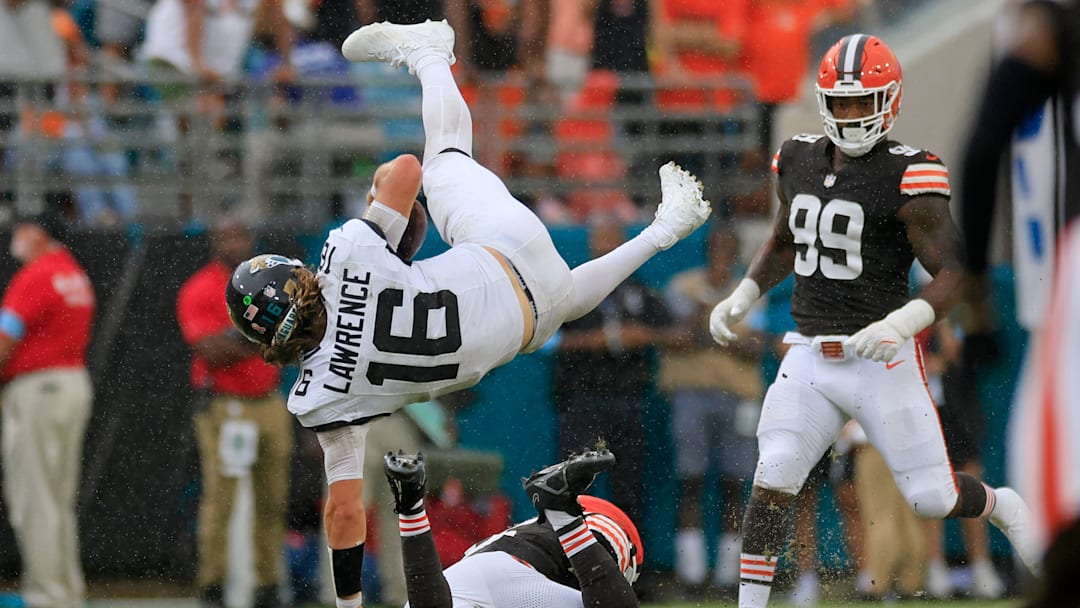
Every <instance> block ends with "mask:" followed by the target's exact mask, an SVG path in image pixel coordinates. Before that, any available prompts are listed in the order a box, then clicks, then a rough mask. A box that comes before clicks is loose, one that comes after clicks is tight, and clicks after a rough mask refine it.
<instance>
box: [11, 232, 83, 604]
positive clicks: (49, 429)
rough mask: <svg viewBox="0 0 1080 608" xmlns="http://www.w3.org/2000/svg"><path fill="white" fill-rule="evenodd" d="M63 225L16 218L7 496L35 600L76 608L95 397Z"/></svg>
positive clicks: (26, 586) (77, 279)
mask: <svg viewBox="0 0 1080 608" xmlns="http://www.w3.org/2000/svg"><path fill="white" fill-rule="evenodd" d="M63 232H64V228H63V219H62V218H61V217H60V216H59V214H58V213H55V212H46V213H44V214H42V215H39V216H36V217H33V218H27V219H24V220H22V221H20V222H19V223H18V224H16V226H15V230H14V232H13V234H12V238H11V254H12V255H13V256H14V257H15V259H16V260H18V261H19V263H21V264H22V268H21V269H20V270H19V271H18V272H17V273H16V274H15V276H14V277H12V279H11V282H10V283H8V285H7V288H6V289H5V291H4V295H3V299H2V300H0V386H2V387H3V389H2V392H0V410H2V416H3V437H2V439H0V449H2V452H0V453H2V458H0V460H2V461H3V468H4V481H3V488H4V502H5V504H6V505H7V510H8V519H9V521H10V522H11V527H12V529H13V530H14V531H15V538H16V540H17V541H18V545H19V553H20V554H21V555H22V563H23V568H22V577H21V578H22V580H21V584H22V595H23V597H22V599H23V602H24V603H25V604H26V606H28V607H31V608H46V607H47V608H79V607H81V606H82V605H83V598H84V595H85V593H86V585H85V583H84V581H83V573H82V566H81V565H80V562H79V559H80V558H79V531H78V524H77V521H76V518H75V502H76V494H77V492H78V488H79V483H80V481H81V475H80V472H81V468H82V456H83V439H84V434H85V431H86V424H87V421H88V420H89V419H90V405H91V401H92V399H93V387H92V386H91V384H90V374H89V373H88V372H87V370H86V349H87V346H88V345H89V343H90V332H91V325H92V323H93V319H94V308H95V301H94V290H93V287H92V286H91V285H90V279H89V278H88V277H87V276H86V272H85V271H84V270H83V269H82V267H81V266H80V265H79V262H78V261H76V260H75V258H74V257H73V256H72V255H71V252H70V251H68V250H67V248H65V247H64V246H63V245H62V244H61V241H62V240H63Z"/></svg>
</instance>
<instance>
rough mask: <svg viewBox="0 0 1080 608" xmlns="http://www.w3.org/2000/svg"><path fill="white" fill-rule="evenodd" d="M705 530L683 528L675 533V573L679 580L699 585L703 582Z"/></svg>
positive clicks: (705, 567) (706, 565) (706, 568)
mask: <svg viewBox="0 0 1080 608" xmlns="http://www.w3.org/2000/svg"><path fill="white" fill-rule="evenodd" d="M705 558H706V555H705V532H704V531H703V530H702V529H701V528H683V529H682V530H679V531H678V532H676V533H675V575H676V576H677V577H678V578H679V581H680V582H683V583H689V584H691V585H700V584H701V583H703V582H705V575H706V574H708V564H706V563H705Z"/></svg>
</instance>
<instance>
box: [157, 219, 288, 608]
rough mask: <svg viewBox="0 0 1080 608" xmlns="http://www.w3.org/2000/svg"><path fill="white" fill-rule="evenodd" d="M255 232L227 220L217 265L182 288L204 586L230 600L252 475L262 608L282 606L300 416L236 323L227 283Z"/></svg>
mask: <svg viewBox="0 0 1080 608" xmlns="http://www.w3.org/2000/svg"><path fill="white" fill-rule="evenodd" d="M252 245H253V239H252V235H251V232H250V231H249V230H248V228H247V227H246V226H244V225H243V224H242V223H240V222H239V221H238V220H236V219H233V218H228V217H226V218H222V219H220V220H219V221H218V223H217V224H216V225H215V226H214V229H213V231H212V234H211V238H210V246H211V259H210V262H209V263H208V264H207V265H206V266H204V267H203V268H201V269H200V270H199V271H197V272H196V273H195V274H194V275H192V276H191V278H190V279H188V280H187V282H185V283H184V284H183V286H181V288H180V293H179V296H178V298H177V319H178V320H179V322H180V331H181V333H182V334H183V336H184V340H185V341H186V342H187V343H188V344H189V345H191V347H192V350H193V351H194V357H193V358H192V364H191V376H192V378H191V379H192V384H193V386H194V387H195V389H196V390H197V391H198V392H199V394H200V398H199V400H198V403H197V406H198V409H197V411H196V412H195V434H196V437H197V439H198V442H199V457H200V464H201V469H202V499H201V502H200V504H199V532H198V550H199V567H198V574H197V581H196V582H197V584H198V587H199V593H200V596H201V599H202V602H203V605H204V606H206V607H208V608H209V607H220V606H222V605H223V604H222V601H223V584H224V580H225V557H226V548H227V543H228V534H227V531H228V526H229V518H230V516H231V515H232V506H233V498H234V496H235V495H236V485H237V481H238V480H239V479H240V478H241V477H243V476H246V475H250V476H251V478H252V490H253V491H254V496H255V500H254V504H255V521H254V530H255V535H254V539H255V545H254V546H255V554H254V559H255V574H256V584H257V588H256V590H255V608H275V607H277V606H278V605H279V602H278V596H277V586H278V583H279V582H280V580H281V554H282V548H283V545H284V538H285V518H286V501H287V497H288V489H289V488H288V486H289V483H288V480H289V466H290V465H289V462H290V458H291V453H292V448H293V430H292V417H291V416H290V414H289V412H288V410H286V409H285V400H284V398H283V397H282V395H281V393H280V392H279V384H280V382H281V376H280V371H279V370H278V369H277V368H276V367H273V366H272V365H269V364H267V363H265V362H264V361H263V360H262V357H260V356H259V352H258V349H257V348H256V347H255V346H254V345H253V344H251V343H250V342H248V341H247V340H245V339H244V338H243V336H241V335H240V333H239V332H238V331H236V329H234V328H233V325H232V322H231V321H230V320H229V314H228V309H227V308H226V306H225V285H226V284H227V283H228V282H229V279H230V276H231V273H232V269H233V268H235V267H236V266H237V264H239V263H240V262H242V261H243V260H245V259H247V258H248V257H249V255H250V254H251V249H252Z"/></svg>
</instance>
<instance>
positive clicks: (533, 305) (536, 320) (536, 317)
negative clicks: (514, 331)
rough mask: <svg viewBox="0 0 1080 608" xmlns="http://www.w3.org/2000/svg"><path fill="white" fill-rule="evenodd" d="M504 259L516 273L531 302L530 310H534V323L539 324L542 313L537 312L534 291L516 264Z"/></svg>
mask: <svg viewBox="0 0 1080 608" xmlns="http://www.w3.org/2000/svg"><path fill="white" fill-rule="evenodd" d="M504 259H505V260H506V264H507V265H508V266H510V270H513V271H514V276H516V277H517V280H518V283H520V284H521V291H522V293H524V294H525V299H526V300H528V301H529V308H531V309H532V313H533V322H534V323H536V324H539V323H540V313H538V312H537V309H536V299H535V298H533V294H532V291H530V290H529V284H528V283H526V282H525V277H523V276H521V271H519V270H518V269H517V266H514V263H513V262H511V261H510V258H507V257H505V256H504ZM533 327H536V325H533ZM534 331H535V330H534Z"/></svg>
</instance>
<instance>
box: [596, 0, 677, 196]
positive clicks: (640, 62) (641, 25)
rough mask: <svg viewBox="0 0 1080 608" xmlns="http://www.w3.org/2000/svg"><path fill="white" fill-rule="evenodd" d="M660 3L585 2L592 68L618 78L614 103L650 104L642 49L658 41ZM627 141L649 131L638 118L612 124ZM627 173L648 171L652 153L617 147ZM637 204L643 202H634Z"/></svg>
mask: <svg viewBox="0 0 1080 608" xmlns="http://www.w3.org/2000/svg"><path fill="white" fill-rule="evenodd" d="M660 2H661V0H585V7H586V9H587V10H588V14H589V16H590V17H591V18H592V21H593V43H592V69H593V70H606V71H611V72H614V73H615V74H616V75H617V76H618V79H619V88H618V91H617V92H616V93H615V104H618V105H620V106H624V107H625V106H630V107H635V106H637V107H640V106H644V105H645V104H646V103H648V102H651V101H652V97H651V88H652V82H651V81H650V80H649V58H648V56H647V53H646V47H647V45H649V44H653V43H654V41H656V40H657V39H658V32H659V30H660V15H661V5H660ZM615 126H616V127H617V128H618V130H619V131H620V132H621V133H622V134H624V135H626V136H629V137H631V138H637V137H641V136H642V135H644V134H645V133H646V132H647V131H649V128H648V126H647V123H646V122H644V121H642V120H641V119H629V120H624V121H621V122H620V123H618V124H616V125H615ZM621 148H622V150H621V151H622V153H623V155H624V156H625V158H626V163H627V165H628V167H629V169H630V171H631V173H634V174H637V173H640V172H642V171H645V172H649V171H651V170H652V167H653V164H654V163H655V160H656V159H655V158H653V155H652V152H648V151H642V150H638V146H621ZM636 202H637V203H638V204H639V205H640V204H642V203H643V202H644V201H640V200H638V201H636Z"/></svg>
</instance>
